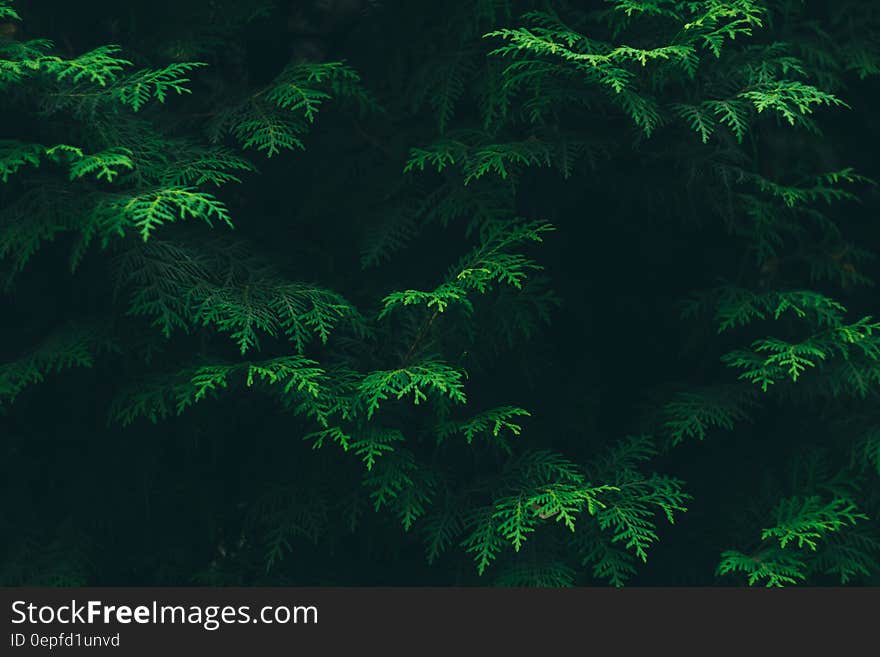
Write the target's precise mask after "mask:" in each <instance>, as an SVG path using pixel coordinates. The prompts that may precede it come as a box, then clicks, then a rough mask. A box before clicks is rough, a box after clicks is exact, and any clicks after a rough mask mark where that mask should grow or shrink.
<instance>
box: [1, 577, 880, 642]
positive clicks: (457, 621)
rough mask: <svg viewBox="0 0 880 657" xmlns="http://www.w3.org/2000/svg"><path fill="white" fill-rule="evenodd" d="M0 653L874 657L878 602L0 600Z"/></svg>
mask: <svg viewBox="0 0 880 657" xmlns="http://www.w3.org/2000/svg"><path fill="white" fill-rule="evenodd" d="M0 596H2V605H3V607H4V611H3V619H4V621H3V622H4V630H5V635H4V637H3V641H2V645H3V649H2V650H0V654H4V655H6V654H8V655H27V654H59V655H68V654H113V655H153V656H155V655H157V654H160V655H161V654H165V655H168V654H170V655H177V654H189V653H194V654H212V655H214V654H215V655H251V654H275V653H276V652H277V653H278V654H297V653H300V652H302V654H317V655H324V654H327V655H336V654H342V653H343V652H350V651H352V650H357V651H358V652H359V653H366V654H377V655H378V654H382V655H389V654H418V653H425V652H426V653H428V654H434V653H437V652H445V653H448V654H450V655H456V656H457V655H471V654H487V655H495V654H505V653H506V654H542V655H543V654H547V651H548V649H574V650H576V651H577V653H578V654H587V653H591V652H593V651H597V650H602V651H608V650H612V651H614V654H637V653H639V654H641V653H644V652H645V651H648V650H650V651H652V652H657V651H659V652H661V653H662V654H666V653H667V652H668V653H669V654H680V653H681V652H682V651H684V650H687V651H688V652H695V653H697V652H699V653H703V654H707V655H709V654H714V653H717V652H718V651H719V650H721V651H722V652H728V651H731V650H748V651H749V654H769V651H770V650H774V651H777V650H779V651H782V653H781V654H797V653H800V654H809V655H812V654H820V653H821V652H824V651H826V650H827V651H830V652H831V654H838V653H839V654H854V655H861V654H876V651H877V649H878V646H877V638H876V629H877V623H878V619H880V589H876V588H865V589H810V588H801V589H785V590H762V589H734V588H730V589H709V588H703V589H687V588H676V589H664V588H651V589H636V588H632V589H624V590H614V589H599V588H596V589H592V588H577V589H453V588H437V589H431V588H396V589H377V588H345V589H337V588H262V589H233V588H229V589H219V588H138V589H129V588H70V589H33V588H6V589H0Z"/></svg>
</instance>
